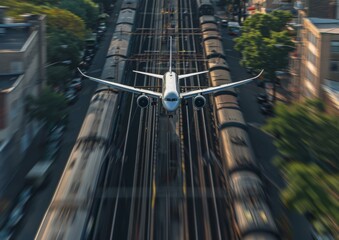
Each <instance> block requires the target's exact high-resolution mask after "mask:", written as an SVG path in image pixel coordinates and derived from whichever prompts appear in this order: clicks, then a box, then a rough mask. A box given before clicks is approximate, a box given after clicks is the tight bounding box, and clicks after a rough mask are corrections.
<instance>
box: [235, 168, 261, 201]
mask: <svg viewBox="0 0 339 240" xmlns="http://www.w3.org/2000/svg"><path fill="white" fill-rule="evenodd" d="M230 180H231V181H230V184H231V189H232V193H233V194H234V197H235V198H236V199H242V200H245V199H248V198H251V197H252V198H253V197H254V198H255V197H263V196H265V193H264V190H263V186H262V182H261V180H260V178H259V177H258V176H257V174H255V173H253V172H250V171H238V172H234V173H232V175H231V176H230Z"/></svg>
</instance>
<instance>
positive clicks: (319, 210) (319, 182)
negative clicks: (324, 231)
mask: <svg viewBox="0 0 339 240" xmlns="http://www.w3.org/2000/svg"><path fill="white" fill-rule="evenodd" d="M284 173H285V175H286V179H288V185H287V187H286V188H285V189H284V190H283V191H282V193H281V196H282V199H283V202H284V203H285V204H286V206H287V207H288V208H290V209H294V210H296V211H298V212H300V213H303V214H306V215H311V216H312V219H311V220H313V219H314V220H318V221H321V222H322V223H323V224H324V225H325V226H327V228H328V230H330V231H332V233H334V234H335V233H337V232H338V231H339V229H338V228H339V227H338V225H337V223H338V222H339V201H338V196H339V190H338V186H339V175H338V174H328V173H327V172H325V171H324V170H323V169H321V168H320V167H319V166H317V165H316V164H314V163H311V164H304V163H299V162H293V163H290V164H288V165H287V166H286V168H285V170H284Z"/></svg>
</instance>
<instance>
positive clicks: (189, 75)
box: [178, 71, 208, 79]
mask: <svg viewBox="0 0 339 240" xmlns="http://www.w3.org/2000/svg"><path fill="white" fill-rule="evenodd" d="M207 72H208V71H202V72H195V73H188V74H182V75H178V79H183V78H187V77H192V76H195V75H199V74H203V73H207Z"/></svg>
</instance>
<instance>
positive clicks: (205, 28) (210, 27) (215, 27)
mask: <svg viewBox="0 0 339 240" xmlns="http://www.w3.org/2000/svg"><path fill="white" fill-rule="evenodd" d="M218 29H219V28H218V25H217V24H216V23H205V24H202V25H201V32H206V31H218Z"/></svg>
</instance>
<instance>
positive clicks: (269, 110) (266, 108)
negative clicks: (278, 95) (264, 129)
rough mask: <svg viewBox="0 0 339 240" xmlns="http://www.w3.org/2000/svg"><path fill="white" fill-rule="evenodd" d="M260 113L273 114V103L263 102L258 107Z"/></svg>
mask: <svg viewBox="0 0 339 240" xmlns="http://www.w3.org/2000/svg"><path fill="white" fill-rule="evenodd" d="M260 110H261V113H262V114H265V115H269V116H271V115H273V105H272V104H271V103H268V102H264V103H263V104H262V105H261V107H260Z"/></svg>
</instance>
